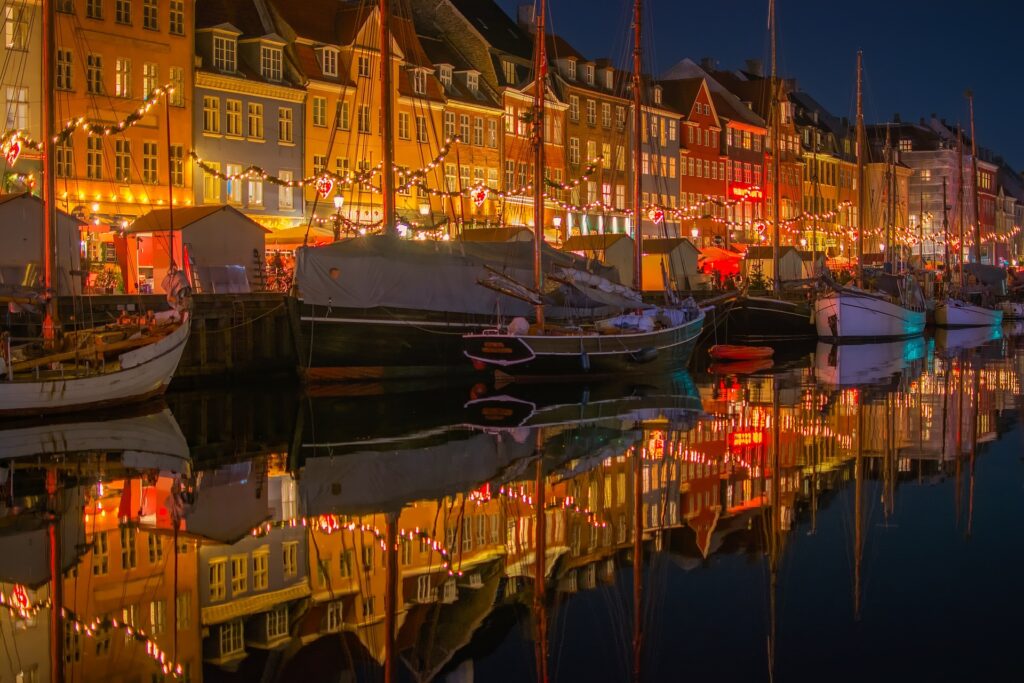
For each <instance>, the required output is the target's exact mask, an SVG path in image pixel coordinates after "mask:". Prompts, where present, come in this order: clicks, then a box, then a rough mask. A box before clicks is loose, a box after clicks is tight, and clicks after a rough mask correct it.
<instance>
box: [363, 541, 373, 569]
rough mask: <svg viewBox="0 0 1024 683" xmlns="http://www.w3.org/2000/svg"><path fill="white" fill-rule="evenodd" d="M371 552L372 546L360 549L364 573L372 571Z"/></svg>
mask: <svg viewBox="0 0 1024 683" xmlns="http://www.w3.org/2000/svg"><path fill="white" fill-rule="evenodd" d="M373 550H374V546H372V545H366V546H363V548H362V556H363V571H364V572H368V571H373Z"/></svg>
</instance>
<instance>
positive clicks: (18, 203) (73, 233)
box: [0, 192, 84, 296]
mask: <svg viewBox="0 0 1024 683" xmlns="http://www.w3.org/2000/svg"><path fill="white" fill-rule="evenodd" d="M43 210H44V204H43V200H41V199H40V198H39V197H36V196H35V195H33V194H31V193H29V192H23V193H19V194H3V195H0V226H2V227H0V235H2V236H3V237H2V239H3V249H2V250H0V286H8V287H19V286H25V287H38V286H41V285H42V278H43ZM83 225H84V224H83V223H82V222H81V221H79V220H78V219H77V218H75V217H74V216H71V215H69V214H66V213H64V212H63V211H58V212H57V245H56V247H57V249H56V250H57V264H56V265H57V294H59V295H62V296H67V295H77V294H81V293H82V280H83V275H84V274H83V273H82V272H81V267H82V233H81V229H82V226H83Z"/></svg>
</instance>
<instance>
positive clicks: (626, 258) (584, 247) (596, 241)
mask: <svg viewBox="0 0 1024 683" xmlns="http://www.w3.org/2000/svg"><path fill="white" fill-rule="evenodd" d="M562 251H567V252H572V253H574V254H578V255H580V256H585V257H587V258H592V259H597V260H598V261H601V262H602V263H604V264H605V265H606V266H611V267H613V268H615V269H616V270H618V271H619V282H620V283H621V284H624V285H632V284H633V238H632V237H630V236H629V235H624V234H622V233H605V234H603V235H573V236H572V237H570V238H569V239H567V240H566V241H565V244H563V245H562ZM660 277H661V276H660V275H659V278H660Z"/></svg>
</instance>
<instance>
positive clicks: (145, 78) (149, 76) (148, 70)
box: [142, 62, 159, 99]
mask: <svg viewBox="0 0 1024 683" xmlns="http://www.w3.org/2000/svg"><path fill="white" fill-rule="evenodd" d="M158 78H159V67H158V66H157V65H156V64H154V63H152V62H146V63H145V64H143V65H142V98H143V99H147V98H149V96H150V95H152V94H153V91H154V90H156V82H157V79H158Z"/></svg>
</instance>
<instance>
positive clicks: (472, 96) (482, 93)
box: [419, 35, 500, 107]
mask: <svg viewBox="0 0 1024 683" xmlns="http://www.w3.org/2000/svg"><path fill="white" fill-rule="evenodd" d="M419 41H420V44H421V45H422V46H423V50H424V52H425V53H426V55H427V57H428V58H429V59H430V61H431V62H432V63H433V64H435V65H437V64H449V65H451V67H452V69H453V70H454V71H455V72H459V71H475V69H473V66H472V65H471V64H470V63H469V62H468V61H467V60H466V59H464V58H463V57H462V55H460V54H459V53H458V51H457V50H456V49H455V48H454V47H453V46H452V45H451V44H450V43H448V42H447V41H446V40H444V39H443V38H434V37H431V36H424V35H421V36H419ZM438 82H439V83H440V80H439V81H438ZM442 87H443V88H444V94H445V95H446V96H447V97H448V98H450V99H453V100H458V101H460V102H467V103H470V104H478V105H481V106H487V107H500V104H499V102H498V99H497V98H496V97H495V96H494V95H493V93H492V92H491V88H490V87H489V86H488V85H487V82H486V81H485V80H484V79H482V78H481V79H480V80H479V84H478V86H477V89H476V90H470V89H469V88H467V87H466V85H465V81H464V80H463V79H461V78H458V77H457V76H456V77H453V78H452V82H451V85H448V86H444V85H443V84H442Z"/></svg>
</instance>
